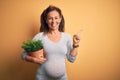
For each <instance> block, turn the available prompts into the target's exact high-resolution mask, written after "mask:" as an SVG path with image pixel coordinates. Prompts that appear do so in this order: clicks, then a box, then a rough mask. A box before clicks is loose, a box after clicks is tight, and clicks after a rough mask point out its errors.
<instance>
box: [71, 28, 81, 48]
mask: <svg viewBox="0 0 120 80" xmlns="http://www.w3.org/2000/svg"><path fill="white" fill-rule="evenodd" d="M82 31H83V29H81V30H80V31H79V32H78V33H77V34H75V35H74V36H73V47H75V48H76V47H79V42H80V33H81V32H82Z"/></svg>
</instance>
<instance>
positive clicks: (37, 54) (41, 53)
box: [29, 49, 45, 58]
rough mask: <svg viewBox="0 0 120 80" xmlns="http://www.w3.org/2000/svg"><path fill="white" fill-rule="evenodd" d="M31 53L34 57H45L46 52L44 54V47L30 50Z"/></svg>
mask: <svg viewBox="0 0 120 80" xmlns="http://www.w3.org/2000/svg"><path fill="white" fill-rule="evenodd" d="M29 55H31V56H32V57H36V58H45V54H44V50H43V49H40V50H38V51H35V52H30V53H29Z"/></svg>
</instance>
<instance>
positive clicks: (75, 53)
mask: <svg viewBox="0 0 120 80" xmlns="http://www.w3.org/2000/svg"><path fill="white" fill-rule="evenodd" d="M77 54H78V47H76V48H74V47H73V49H72V50H71V56H74V57H75V56H77Z"/></svg>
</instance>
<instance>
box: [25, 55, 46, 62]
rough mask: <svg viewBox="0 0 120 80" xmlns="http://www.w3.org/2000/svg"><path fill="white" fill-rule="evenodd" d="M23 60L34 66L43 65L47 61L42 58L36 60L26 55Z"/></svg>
mask: <svg viewBox="0 0 120 80" xmlns="http://www.w3.org/2000/svg"><path fill="white" fill-rule="evenodd" d="M25 60H26V61H28V62H32V63H36V64H42V63H44V62H45V61H46V60H47V59H46V58H44V57H40V58H36V57H33V56H30V55H28V54H27V55H26V57H25Z"/></svg>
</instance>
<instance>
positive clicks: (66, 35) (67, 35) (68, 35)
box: [62, 32, 71, 38]
mask: <svg viewBox="0 0 120 80" xmlns="http://www.w3.org/2000/svg"><path fill="white" fill-rule="evenodd" d="M62 34H63V36H64V37H65V38H71V36H70V34H69V33H67V32H62Z"/></svg>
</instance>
